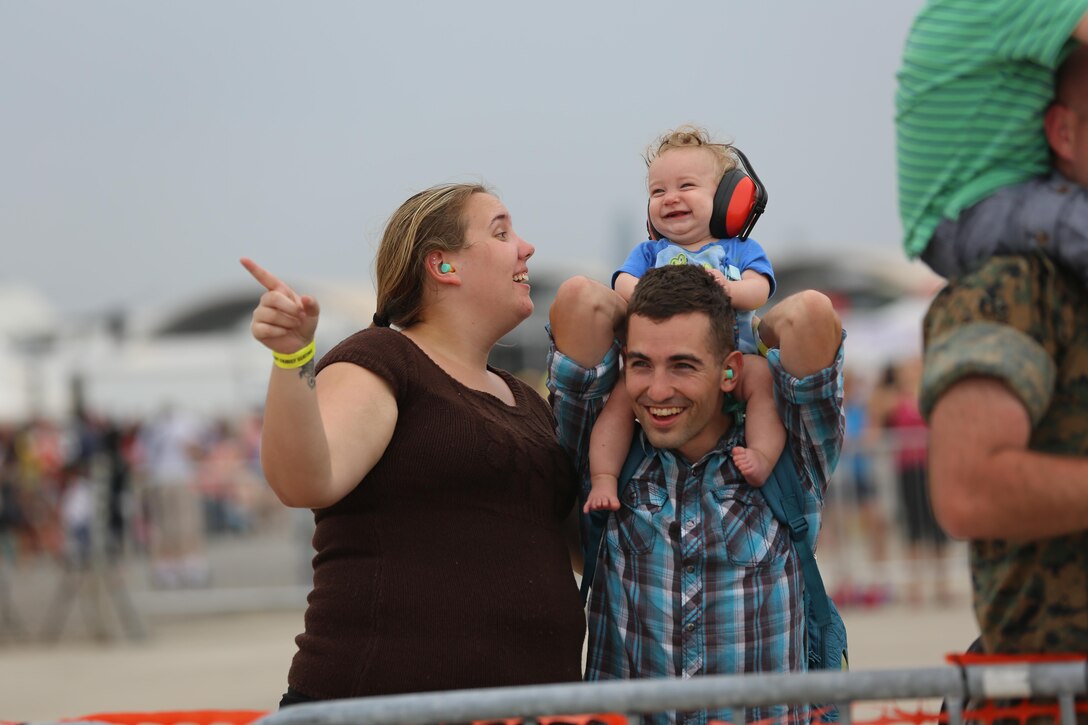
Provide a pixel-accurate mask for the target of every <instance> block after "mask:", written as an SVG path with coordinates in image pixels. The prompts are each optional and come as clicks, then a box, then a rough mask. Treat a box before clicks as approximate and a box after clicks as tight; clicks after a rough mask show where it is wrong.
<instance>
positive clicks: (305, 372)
mask: <svg viewBox="0 0 1088 725" xmlns="http://www.w3.org/2000/svg"><path fill="white" fill-rule="evenodd" d="M316 368H317V365H316V364H315V363H314V361H313V360H311V361H310V362H308V363H306V364H305V365H303V366H302V367H300V368H299V369H298V376H299V377H300V378H302V379H303V380H305V381H306V384H307V385H309V386H310V390H313V389H314V386H315V385H316V384H317V374H316V373H315V372H314V370H315V369H316Z"/></svg>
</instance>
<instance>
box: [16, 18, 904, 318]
mask: <svg viewBox="0 0 1088 725" xmlns="http://www.w3.org/2000/svg"><path fill="white" fill-rule="evenodd" d="M920 4H921V3H920V0H882V1H880V2H877V1H874V0H827V1H825V2H815V3H813V2H807V1H805V0H788V1H787V0H783V1H781V2H764V1H762V0H746V1H745V2H739V1H736V0H688V1H686V2H684V1H680V0H668V1H667V2H665V1H662V2H655V3H649V2H634V1H633V0H628V1H622V0H604V1H601V2H595V1H594V0H558V1H555V0H553V1H550V2H537V3H523V2H517V1H516V0H505V1H499V0H496V1H494V2H490V1H488V2H484V1H478V0H462V1H461V2H437V1H435V2H411V1H408V0H394V1H393V2H381V3H378V2H375V3H370V2H327V1H326V2H293V3H288V2H269V1H267V0H244V1H237V2H231V1H229V0H225V1H221V2H190V1H188V0H187V1H185V2H181V1H177V2H173V1H169V2H168V1H161V2H147V1H143V0H141V1H139V2H135V1H134V2H97V1H96V2H80V1H76V0H73V1H72V2H43V1H40V0H36V1H35V2H21V1H16V0H0V245H2V249H3V254H2V263H0V284H3V283H11V282H18V283H23V284H29V285H30V286H32V287H34V288H36V289H38V290H40V291H41V292H42V293H43V294H44V295H45V296H46V297H47V298H48V299H50V300H51V301H52V302H53V303H54V304H56V305H57V306H58V308H59V309H60V310H61V311H62V312H78V311H83V312H87V311H90V312H95V311H104V310H108V309H112V308H116V307H121V306H141V307H149V306H151V307H153V306H158V305H163V304H170V303H174V302H178V301H182V300H186V299H191V298H193V297H194V296H196V295H200V294H203V293H205V292H210V291H216V290H221V289H223V288H224V287H226V286H229V285H236V284H239V283H245V280H246V277H245V272H244V270H243V269H242V268H241V267H240V266H239V265H238V262H237V258H238V257H239V256H241V255H248V256H252V257H254V258H255V259H257V260H258V261H259V262H261V263H262V264H264V265H265V266H266V267H268V268H269V269H271V270H272V271H273V272H275V273H278V274H280V275H281V276H282V277H284V278H285V279H287V280H288V281H296V280H303V279H312V278H327V279H331V280H343V281H351V280H369V279H371V263H372V260H373V255H374V249H375V245H376V242H377V238H378V236H379V234H380V231H381V228H382V225H383V224H384V221H385V219H386V218H387V217H388V215H389V214H390V212H392V210H393V209H394V208H395V207H396V206H397V204H399V203H400V202H401V201H403V200H404V199H405V198H406V197H407V196H409V195H410V194H411V193H413V192H415V191H417V190H419V189H421V188H423V187H425V186H429V185H431V184H435V183H439V182H447V181H466V180H468V181H473V180H483V181H485V182H487V183H488V184H490V185H492V186H493V187H494V188H495V189H496V190H497V191H498V193H499V195H500V196H501V197H502V199H503V201H504V202H505V203H506V204H507V206H508V207H509V209H510V211H511V213H512V215H513V218H514V223H515V228H516V229H517V230H518V232H519V233H520V234H521V235H522V236H523V237H525V238H526V239H528V240H529V241H531V242H532V243H533V244H535V245H536V247H537V256H536V261H537V262H539V263H544V264H558V263H560V262H569V263H570V264H572V265H574V266H577V265H578V264H579V263H583V262H584V263H585V264H586V265H594V266H603V267H607V268H608V269H611V268H612V267H614V266H616V265H617V263H618V261H619V257H621V256H622V254H623V251H622V249H626V248H629V247H630V246H632V245H634V244H635V243H636V242H638V241H641V240H642V239H643V238H644V237H643V236H642V235H643V229H642V224H643V221H644V219H643V213H644V209H645V203H646V202H645V187H644V176H645V166H644V164H643V162H642V158H641V153H642V151H643V150H644V149H645V147H646V146H647V144H648V143H649V142H650V141H652V140H653V139H654V138H655V137H656V136H657V135H658V134H659V133H660V132H662V131H664V130H665V129H668V128H671V127H674V126H676V125H679V124H681V123H684V122H695V123H698V124H700V125H703V126H705V127H707V128H709V129H710V130H711V131H712V132H713V133H714V134H715V135H717V136H718V137H722V138H725V139H732V140H734V141H735V142H736V143H737V145H738V146H740V147H741V148H742V149H744V151H745V152H746V153H747V155H748V156H749V158H750V159H751V160H752V163H753V165H754V166H755V167H756V169H757V171H758V172H759V174H760V176H761V178H762V179H763V181H764V182H765V183H766V184H767V186H768V187H769V190H770V204H769V206H768V209H767V213H766V214H765V215H764V217H763V218H762V220H761V221H760V222H759V225H758V227H757V228H756V232H755V234H754V235H753V236H754V238H756V239H758V240H759V241H760V242H761V243H762V244H763V245H764V247H766V248H767V250H768V252H769V254H770V256H771V259H772V261H774V260H775V259H783V258H785V257H787V256H788V255H790V254H791V253H794V252H796V251H798V250H809V249H816V250H823V251H826V253H827V254H829V255H833V254H838V253H841V252H842V251H843V250H844V249H847V250H849V249H857V248H859V247H865V248H873V249H883V250H891V251H894V250H898V249H899V235H900V227H899V222H898V217H897V215H896V204H895V188H896V187H895V167H894V133H893V125H892V120H893V94H894V90H895V72H896V69H897V68H898V64H899V56H900V51H901V49H902V44H903V40H904V37H905V35H906V32H907V29H908V27H909V24H910V21H911V18H912V17H913V15H914V13H915V12H916V10H917V9H918V7H919V6H920ZM531 268H532V267H531ZM0 314H3V313H2V311H0Z"/></svg>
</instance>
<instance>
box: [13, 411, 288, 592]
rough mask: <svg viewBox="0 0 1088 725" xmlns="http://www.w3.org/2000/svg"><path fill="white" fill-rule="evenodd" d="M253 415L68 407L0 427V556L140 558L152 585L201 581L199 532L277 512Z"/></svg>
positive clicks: (227, 529)
mask: <svg viewBox="0 0 1088 725" xmlns="http://www.w3.org/2000/svg"><path fill="white" fill-rule="evenodd" d="M260 424H261V423H260V416H259V414H256V413H253V414H248V415H245V416H242V417H239V418H236V419H229V420H228V419H205V418H201V417H199V416H195V415H191V414H188V413H184V412H182V411H180V410H178V409H176V408H166V409H163V410H162V411H161V412H160V413H159V414H157V415H155V416H153V417H150V418H148V419H146V420H139V421H117V420H110V419H107V418H104V417H100V416H96V415H94V414H91V413H88V412H82V411H81V412H78V413H77V414H75V415H73V416H72V417H71V418H70V419H68V420H62V421H56V420H50V419H46V418H36V419H33V420H29V421H25V422H21V423H6V424H0V559H2V561H3V562H4V563H6V564H9V565H19V564H21V563H23V562H26V561H28V560H30V559H34V558H37V557H41V556H47V557H56V558H59V559H62V560H63V561H65V562H68V563H76V564H78V563H82V562H85V561H86V559H87V557H88V556H89V555H90V547H91V545H92V529H93V527H95V526H99V527H100V528H101V537H100V539H101V543H102V546H103V548H104V550H105V552H106V554H107V555H109V556H111V557H114V556H118V555H121V554H123V553H135V554H143V555H146V556H148V558H149V560H150V562H151V564H152V567H153V568H152V576H153V581H155V582H156V583H157V584H160V585H163V586H182V585H199V584H202V583H206V582H207V578H208V564H207V558H206V552H205V550H204V541H205V538H206V537H207V536H209V535H210V536H216V535H223V534H244V533H246V532H248V531H250V530H251V529H252V528H253V527H255V526H258V525H259V524H260V522H261V521H262V519H263V518H266V517H267V516H268V515H270V513H271V512H272V511H274V510H276V509H277V508H278V503H277V502H275V501H274V499H273V498H272V497H271V495H270V494H269V493H268V492H267V490H266V487H265V485H264V482H263V478H262V476H261V473H260V468H259V461H258V452H259V451H258V441H259V437H260Z"/></svg>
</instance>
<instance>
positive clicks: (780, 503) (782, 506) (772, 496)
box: [760, 448, 831, 625]
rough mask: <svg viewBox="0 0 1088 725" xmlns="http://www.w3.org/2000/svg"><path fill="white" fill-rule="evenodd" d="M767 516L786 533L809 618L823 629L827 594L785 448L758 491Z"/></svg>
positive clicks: (802, 495)
mask: <svg viewBox="0 0 1088 725" xmlns="http://www.w3.org/2000/svg"><path fill="white" fill-rule="evenodd" d="M760 491H762V492H763V498H764V499H766V501H767V506H768V507H770V509H771V513H773V514H774V517H775V518H776V519H778V522H779V523H780V524H782V525H783V526H785V527H786V528H787V529H789V532H790V539H792V540H793V546H794V548H795V549H796V550H797V555H798V556H799V557H800V559H801V573H802V574H803V576H804V577H805V589H806V590H807V592H808V596H809V598H810V599H811V606H812V614H813V616H814V617H815V619H816V622H817V623H819V624H820V625H826V624H828V623H830V622H831V607H830V606H829V605H828V599H827V590H826V589H825V588H824V580H823V577H822V576H820V569H819V567H817V565H816V554H815V552H813V550H812V544H810V543H809V538H808V519H806V518H805V491H804V489H803V488H802V487H801V477H800V476H799V475H798V473H797V466H796V465H795V464H794V462H793V456H792V455H791V454H790V450H789V448H786V450H784V451H782V455H781V456H779V457H778V463H777V464H775V467H774V470H773V471H771V475H770V477H769V478H768V479H767V482H766V483H764V484H763V486H762V487H761V488H760Z"/></svg>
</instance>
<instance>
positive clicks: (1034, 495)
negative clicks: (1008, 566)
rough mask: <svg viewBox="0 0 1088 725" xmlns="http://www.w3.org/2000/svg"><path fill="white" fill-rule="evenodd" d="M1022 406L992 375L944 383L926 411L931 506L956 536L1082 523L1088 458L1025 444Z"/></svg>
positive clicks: (1042, 533) (1038, 532) (1020, 533)
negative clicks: (1064, 454) (928, 431)
mask: <svg viewBox="0 0 1088 725" xmlns="http://www.w3.org/2000/svg"><path fill="white" fill-rule="evenodd" d="M1030 437H1031V420H1030V417H1029V414H1028V411H1027V409H1026V408H1025V407H1024V405H1023V403H1022V402H1021V401H1020V399H1019V398H1017V397H1016V395H1014V394H1013V393H1012V391H1010V390H1009V389H1008V388H1007V387H1005V385H1004V384H1002V383H1001V381H1000V380H998V379H997V378H988V377H969V378H964V379H962V380H960V381H959V382H957V383H955V384H954V385H952V386H951V387H949V388H948V389H947V390H946V391H945V392H944V393H943V394H942V395H941V397H940V399H939V400H938V401H937V403H936V404H935V405H934V407H933V411H932V413H931V414H930V445H929V456H930V459H929V460H930V462H929V472H930V490H931V497H932V500H933V511H934V513H935V514H936V516H937V520H938V521H939V522H940V524H941V526H942V527H944V529H945V530H946V531H948V533H949V534H951V535H952V536H955V537H959V538H964V539H998V538H1000V539H1041V538H1047V537H1051V536H1061V535H1063V534H1069V533H1073V532H1076V531H1084V530H1085V529H1088V485H1086V482H1088V458H1085V457H1075V456H1057V455H1052V454H1045V453H1039V452H1036V451H1030V450H1028V448H1027V446H1028V442H1029V440H1030Z"/></svg>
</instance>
